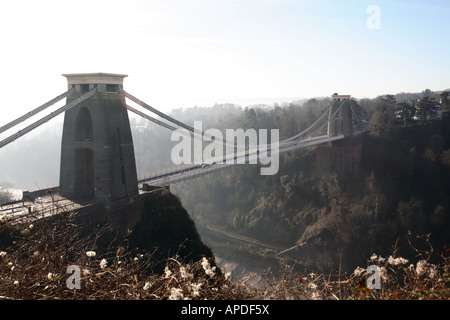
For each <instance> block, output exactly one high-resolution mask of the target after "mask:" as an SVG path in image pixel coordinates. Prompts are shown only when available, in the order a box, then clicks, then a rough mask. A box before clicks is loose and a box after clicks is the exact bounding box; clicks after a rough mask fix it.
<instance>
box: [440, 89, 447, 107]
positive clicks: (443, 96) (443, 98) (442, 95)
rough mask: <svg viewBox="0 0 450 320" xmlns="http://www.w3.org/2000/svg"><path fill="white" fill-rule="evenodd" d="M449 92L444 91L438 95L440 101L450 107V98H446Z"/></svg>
mask: <svg viewBox="0 0 450 320" xmlns="http://www.w3.org/2000/svg"><path fill="white" fill-rule="evenodd" d="M449 94H450V92H448V91H444V92H442V93H441V94H440V95H439V96H440V97H441V103H442V104H443V105H445V106H446V107H450V100H449V98H448V96H449Z"/></svg>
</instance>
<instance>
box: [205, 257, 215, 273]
mask: <svg viewBox="0 0 450 320" xmlns="http://www.w3.org/2000/svg"><path fill="white" fill-rule="evenodd" d="M202 266H203V269H204V270H205V273H206V274H207V275H208V276H210V277H213V276H214V272H215V271H216V267H212V268H211V266H210V265H209V262H208V259H206V258H205V257H203V259H202Z"/></svg>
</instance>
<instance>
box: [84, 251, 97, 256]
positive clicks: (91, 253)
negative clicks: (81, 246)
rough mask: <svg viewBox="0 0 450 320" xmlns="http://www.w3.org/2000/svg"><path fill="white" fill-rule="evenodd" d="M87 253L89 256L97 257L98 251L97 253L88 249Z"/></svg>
mask: <svg viewBox="0 0 450 320" xmlns="http://www.w3.org/2000/svg"><path fill="white" fill-rule="evenodd" d="M86 255H87V256H88V257H95V255H96V253H95V251H87V252H86Z"/></svg>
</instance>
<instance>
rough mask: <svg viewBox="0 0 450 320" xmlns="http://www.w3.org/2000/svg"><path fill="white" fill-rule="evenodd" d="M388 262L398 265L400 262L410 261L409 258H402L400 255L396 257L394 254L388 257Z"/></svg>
mask: <svg viewBox="0 0 450 320" xmlns="http://www.w3.org/2000/svg"><path fill="white" fill-rule="evenodd" d="M388 263H389V264H391V265H393V266H398V265H399V264H406V263H408V259H405V258H402V257H398V258H394V257H393V256H390V257H389V259H388Z"/></svg>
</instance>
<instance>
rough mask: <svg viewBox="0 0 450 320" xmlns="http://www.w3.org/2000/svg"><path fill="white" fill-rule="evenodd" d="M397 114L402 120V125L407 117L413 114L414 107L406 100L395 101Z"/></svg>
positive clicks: (407, 119)
mask: <svg viewBox="0 0 450 320" xmlns="http://www.w3.org/2000/svg"><path fill="white" fill-rule="evenodd" d="M397 108H398V109H397V112H398V113H397V114H398V115H399V116H400V118H401V119H402V120H403V121H404V125H405V127H406V125H407V124H408V121H409V119H411V117H412V116H413V115H414V111H415V108H414V107H413V106H412V105H410V104H409V103H406V102H399V103H397Z"/></svg>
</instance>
